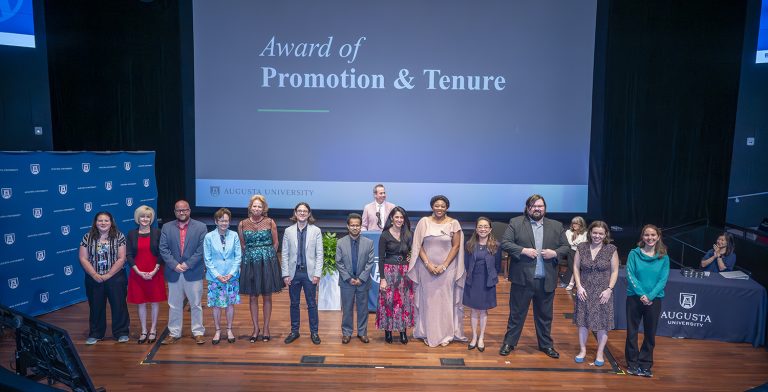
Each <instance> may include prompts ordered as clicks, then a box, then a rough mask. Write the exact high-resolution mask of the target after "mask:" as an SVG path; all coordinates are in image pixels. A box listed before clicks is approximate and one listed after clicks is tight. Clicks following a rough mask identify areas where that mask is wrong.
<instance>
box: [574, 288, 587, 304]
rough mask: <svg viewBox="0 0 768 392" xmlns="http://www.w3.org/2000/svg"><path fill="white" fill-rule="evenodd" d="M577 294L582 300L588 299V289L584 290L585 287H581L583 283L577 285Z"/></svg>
mask: <svg viewBox="0 0 768 392" xmlns="http://www.w3.org/2000/svg"><path fill="white" fill-rule="evenodd" d="M576 296H577V297H579V299H580V300H581V301H586V300H587V290H584V287H581V285H579V286H576Z"/></svg>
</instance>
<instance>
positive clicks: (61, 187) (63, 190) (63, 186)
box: [59, 184, 67, 195]
mask: <svg viewBox="0 0 768 392" xmlns="http://www.w3.org/2000/svg"><path fill="white" fill-rule="evenodd" d="M59 194H60V195H66V194H67V184H61V185H59Z"/></svg>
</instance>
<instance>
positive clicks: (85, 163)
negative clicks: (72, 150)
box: [81, 162, 91, 173]
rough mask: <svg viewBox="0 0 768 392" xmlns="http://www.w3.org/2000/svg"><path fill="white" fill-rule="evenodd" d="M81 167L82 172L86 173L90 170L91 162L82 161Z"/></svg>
mask: <svg viewBox="0 0 768 392" xmlns="http://www.w3.org/2000/svg"><path fill="white" fill-rule="evenodd" d="M81 167H82V168H83V173H88V172H89V171H91V164H90V163H89V162H83V164H82V165H81Z"/></svg>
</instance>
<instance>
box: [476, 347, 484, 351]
mask: <svg viewBox="0 0 768 392" xmlns="http://www.w3.org/2000/svg"><path fill="white" fill-rule="evenodd" d="M477 351H480V352H483V351H485V346H477Z"/></svg>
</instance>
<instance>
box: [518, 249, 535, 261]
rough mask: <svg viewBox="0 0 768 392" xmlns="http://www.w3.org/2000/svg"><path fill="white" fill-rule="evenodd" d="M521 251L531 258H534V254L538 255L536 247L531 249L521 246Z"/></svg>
mask: <svg viewBox="0 0 768 392" xmlns="http://www.w3.org/2000/svg"><path fill="white" fill-rule="evenodd" d="M522 253H523V254H524V255H526V256H527V257H529V258H531V259H535V258H536V256H538V253H537V252H536V249H533V248H523V252H522Z"/></svg>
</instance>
